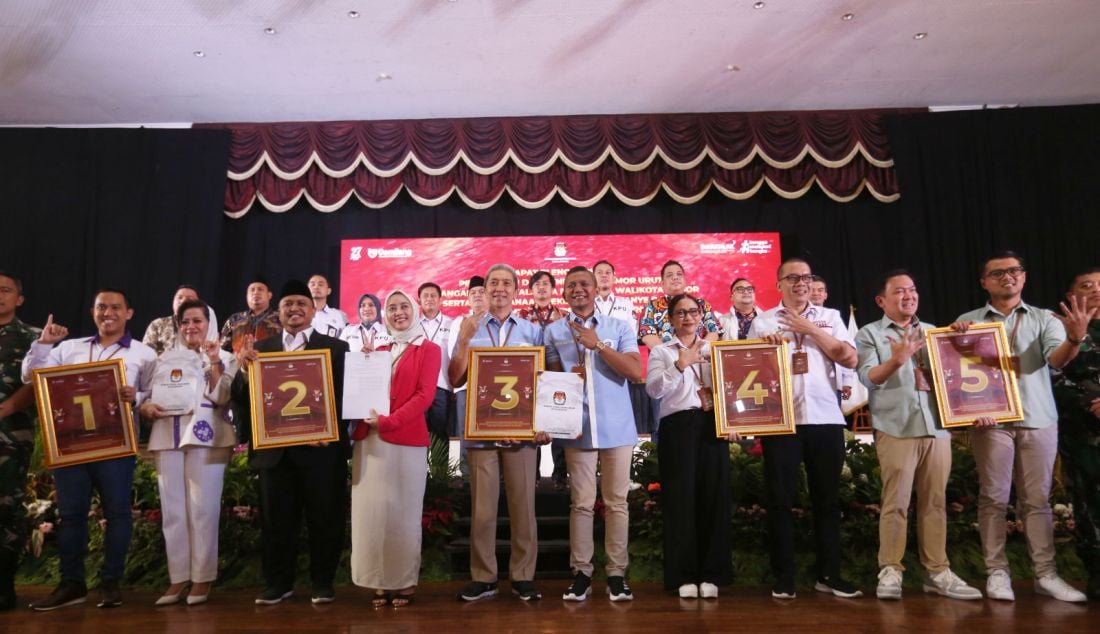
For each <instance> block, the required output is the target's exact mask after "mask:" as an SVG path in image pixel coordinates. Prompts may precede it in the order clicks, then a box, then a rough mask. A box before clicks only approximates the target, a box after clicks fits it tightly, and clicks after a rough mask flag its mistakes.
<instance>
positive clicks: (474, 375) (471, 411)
mask: <svg viewBox="0 0 1100 634" xmlns="http://www.w3.org/2000/svg"><path fill="white" fill-rule="evenodd" d="M544 355H545V350H544V349H543V348H542V347H541V346H539V347H516V348H500V347H498V348H470V361H469V365H468V370H467V372H468V375H469V383H468V385H469V388H468V391H467V394H466V440H532V439H534V437H535V392H536V391H537V388H538V379H539V372H540V371H542V369H543V367H544V365H545V356H544Z"/></svg>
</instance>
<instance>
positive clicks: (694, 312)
mask: <svg viewBox="0 0 1100 634" xmlns="http://www.w3.org/2000/svg"><path fill="white" fill-rule="evenodd" d="M672 314H673V316H675V317H679V318H680V319H683V318H684V317H687V316H688V315H691V316H692V317H698V316H699V309H698V308H681V309H680V310H677V311H675V312H673V313H672Z"/></svg>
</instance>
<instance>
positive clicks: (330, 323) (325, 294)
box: [307, 273, 348, 337]
mask: <svg viewBox="0 0 1100 634" xmlns="http://www.w3.org/2000/svg"><path fill="white" fill-rule="evenodd" d="M307 286H309V293H310V296H311V297H312V298H313V310H314V313H313V323H312V325H313V329H314V330H316V331H317V332H319V333H321V334H322V335H328V336H329V337H339V336H340V333H341V332H343V330H344V327H345V326H347V325H348V316H347V314H345V313H344V311H342V310H340V309H339V308H333V307H332V306H329V305H328V298H329V295H332V287H331V286H329V285H328V280H327V279H325V276H324V275H321V274H319V273H318V274H317V275H314V276H313V277H311V278H309V282H308V283H307Z"/></svg>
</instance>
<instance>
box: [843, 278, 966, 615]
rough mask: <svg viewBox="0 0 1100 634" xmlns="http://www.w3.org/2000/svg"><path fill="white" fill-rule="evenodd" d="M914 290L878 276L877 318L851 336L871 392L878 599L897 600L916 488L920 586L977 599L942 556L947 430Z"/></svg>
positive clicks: (947, 471) (944, 551)
mask: <svg viewBox="0 0 1100 634" xmlns="http://www.w3.org/2000/svg"><path fill="white" fill-rule="evenodd" d="M919 300H920V296H919V295H918V294H917V286H916V284H914V283H913V278H912V277H910V276H909V273H908V272H906V271H905V270H903V269H895V270H893V271H889V272H887V273H886V274H885V275H883V277H882V279H881V281H880V283H879V291H878V294H877V295H876V296H875V303H876V304H878V305H879V307H880V308H882V312H883V315H882V319H880V320H879V321H876V322H872V323H869V324H867V325H866V326H864V327H863V328H861V329H860V331H859V333H858V334H857V335H856V350H857V351H858V352H859V363H858V364H857V365H856V368H857V370H858V373H859V380H860V381H861V382H862V383H863V384H864V385H866V386H867V389H868V390H869V398H868V403H869V406H870V409H871V420H872V424H873V425H874V428H875V452H876V453H877V454H878V461H879V465H880V467H881V469H882V513H881V515H879V547H878V565H879V567H880V568H881V570H880V571H879V575H878V579H879V581H878V588H877V589H876V594H877V596H878V598H880V599H900V598H901V580H902V572H903V571H904V570H905V566H903V565H902V562H901V560H902V557H904V556H905V542H906V536H907V533H908V532H909V521H908V520H909V500H910V498H911V497H912V493H913V487H914V486H916V490H917V525H918V526H919V527H920V530H919V531H918V532H917V538H918V540H919V542H920V548H919V551H918V552H919V553H920V561H921V565H922V566H924V569H925V570H926V571H927V573H928V574H927V577H926V578H925V580H924V585H923V588H924V591H925V592H935V593H937V594H941V595H943V596H947V597H951V598H953V599H980V598H982V593H981V591H980V590H978V589H977V588H973V587H971V586H969V585H967V584H966V582H965V581H963V580H962V579H960V578H959V577H958V576H957V575H956V574H955V573H953V572H952V571H951V568H950V564H949V562H948V559H947V493H946V491H947V478H948V476H949V475H950V473H951V435H950V434H948V433H947V431H946V430H944V429H943V426H942V425H941V424H940V421H939V417H938V416H937V414H936V400H935V393H934V392H932V380H931V375H930V371H929V368H930V365H929V363H928V352H927V351H926V350H923V348H924V336H923V333H924V331H925V330H927V329H929V328H932V327H933V326H932V324H925V323H921V321H920V320H919V319H917V306H918V303H919Z"/></svg>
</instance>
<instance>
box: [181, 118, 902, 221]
mask: <svg viewBox="0 0 1100 634" xmlns="http://www.w3.org/2000/svg"><path fill="white" fill-rule="evenodd" d="M898 112H903V111H896V110H892V111H883V110H877V111H822V112H778V113H777V112H770V113H719V114H671V115H621V116H570V117H522V118H494V119H433V120H417V121H361V122H330V123H274V124H200V125H197V126H196V127H200V128H218V129H226V130H229V131H230V133H231V134H232V139H233V141H232V145H231V148H230V158H229V172H228V176H229V183H228V186H227V188H226V197H225V210H226V213H227V214H228V215H229V216H231V217H240V216H242V215H244V214H245V213H247V212H248V211H249V209H251V208H252V205H253V203H255V202H256V201H259V202H260V203H261V204H262V205H263V206H264V207H265V208H267V209H269V210H271V211H278V212H282V211H286V210H288V209H290V208H292V207H294V206H295V205H297V204H298V203H299V202H300V201H303V200H304V201H305V202H306V203H307V204H309V205H310V206H311V207H313V208H314V209H317V210H320V211H325V212H330V211H335V210H337V209H339V208H341V207H342V206H344V205H345V204H346V203H347V202H348V200H350V199H351V197H352V196H354V197H356V198H357V199H358V201H359V202H360V203H361V204H362V205H364V206H366V207H369V208H380V207H385V206H387V205H389V204H391V203H392V202H393V201H394V199H395V198H396V197H397V195H398V193H400V192H401V191H405V192H407V193H408V195H409V196H410V197H411V198H412V199H413V200H415V201H416V202H417V203H419V204H422V205H428V206H435V205H439V204H441V203H442V202H443V201H445V200H447V199H448V198H451V197H452V196H456V197H457V198H458V199H459V200H461V202H462V203H463V204H465V205H466V206H469V207H471V208H474V209H485V208H488V207H491V206H492V205H494V204H496V203H498V202H499V201H500V200H501V198H502V197H503V196H505V195H508V196H509V197H510V198H511V199H512V201H514V202H515V203H516V204H517V205H519V206H521V207H524V208H528V209H534V208H538V207H542V206H544V205H546V204H547V203H548V202H549V201H550V200H551V199H552V198H554V197H555V196H560V198H561V199H562V200H563V201H565V202H566V203H567V204H568V205H571V206H573V207H589V206H591V205H594V204H596V203H597V202H599V201H600V200H602V199H603V198H605V197H606V196H608V195H612V196H614V197H615V198H617V199H618V200H619V201H621V202H622V203H624V204H626V205H630V206H641V205H645V204H649V203H650V202H651V201H652V200H653V199H654V198H655V197H656V196H658V195H660V194H662V193H663V194H665V195H667V196H668V197H670V198H671V199H672V200H674V201H676V202H679V203H685V204H688V203H695V202H697V201H699V200H701V199H702V198H703V197H704V196H706V195H707V193H708V192H710V191H712V190H713V191H717V192H719V193H720V194H722V195H723V196H725V197H726V198H730V199H735V200H743V199H746V198H749V197H751V196H753V195H755V194H757V193H758V192H759V191H760V190H761V189H762V188H765V187H766V188H768V189H770V190H771V191H773V192H774V193H775V194H777V195H779V196H781V197H783V198H798V197H800V196H803V195H805V194H806V192H808V191H809V190H811V189H812V188H813V187H814V186H815V185H816V186H817V187H818V188H820V189H821V191H822V192H823V193H824V194H825V195H827V196H828V197H829V198H832V199H833V200H836V201H838V202H848V201H850V200H853V199H854V198H856V197H857V196H859V195H860V194H861V193H863V192H864V191H867V192H869V193H870V195H871V196H873V197H874V198H875V199H877V200H879V201H881V202H893V201H895V200H897V198H898V187H897V180H896V178H895V174H894V169H893V166H894V163H893V160H892V158H891V154H890V147H889V140H888V136H887V134H886V133H885V127H884V124H883V117H884V116H886V115H889V114H896V113H898Z"/></svg>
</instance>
